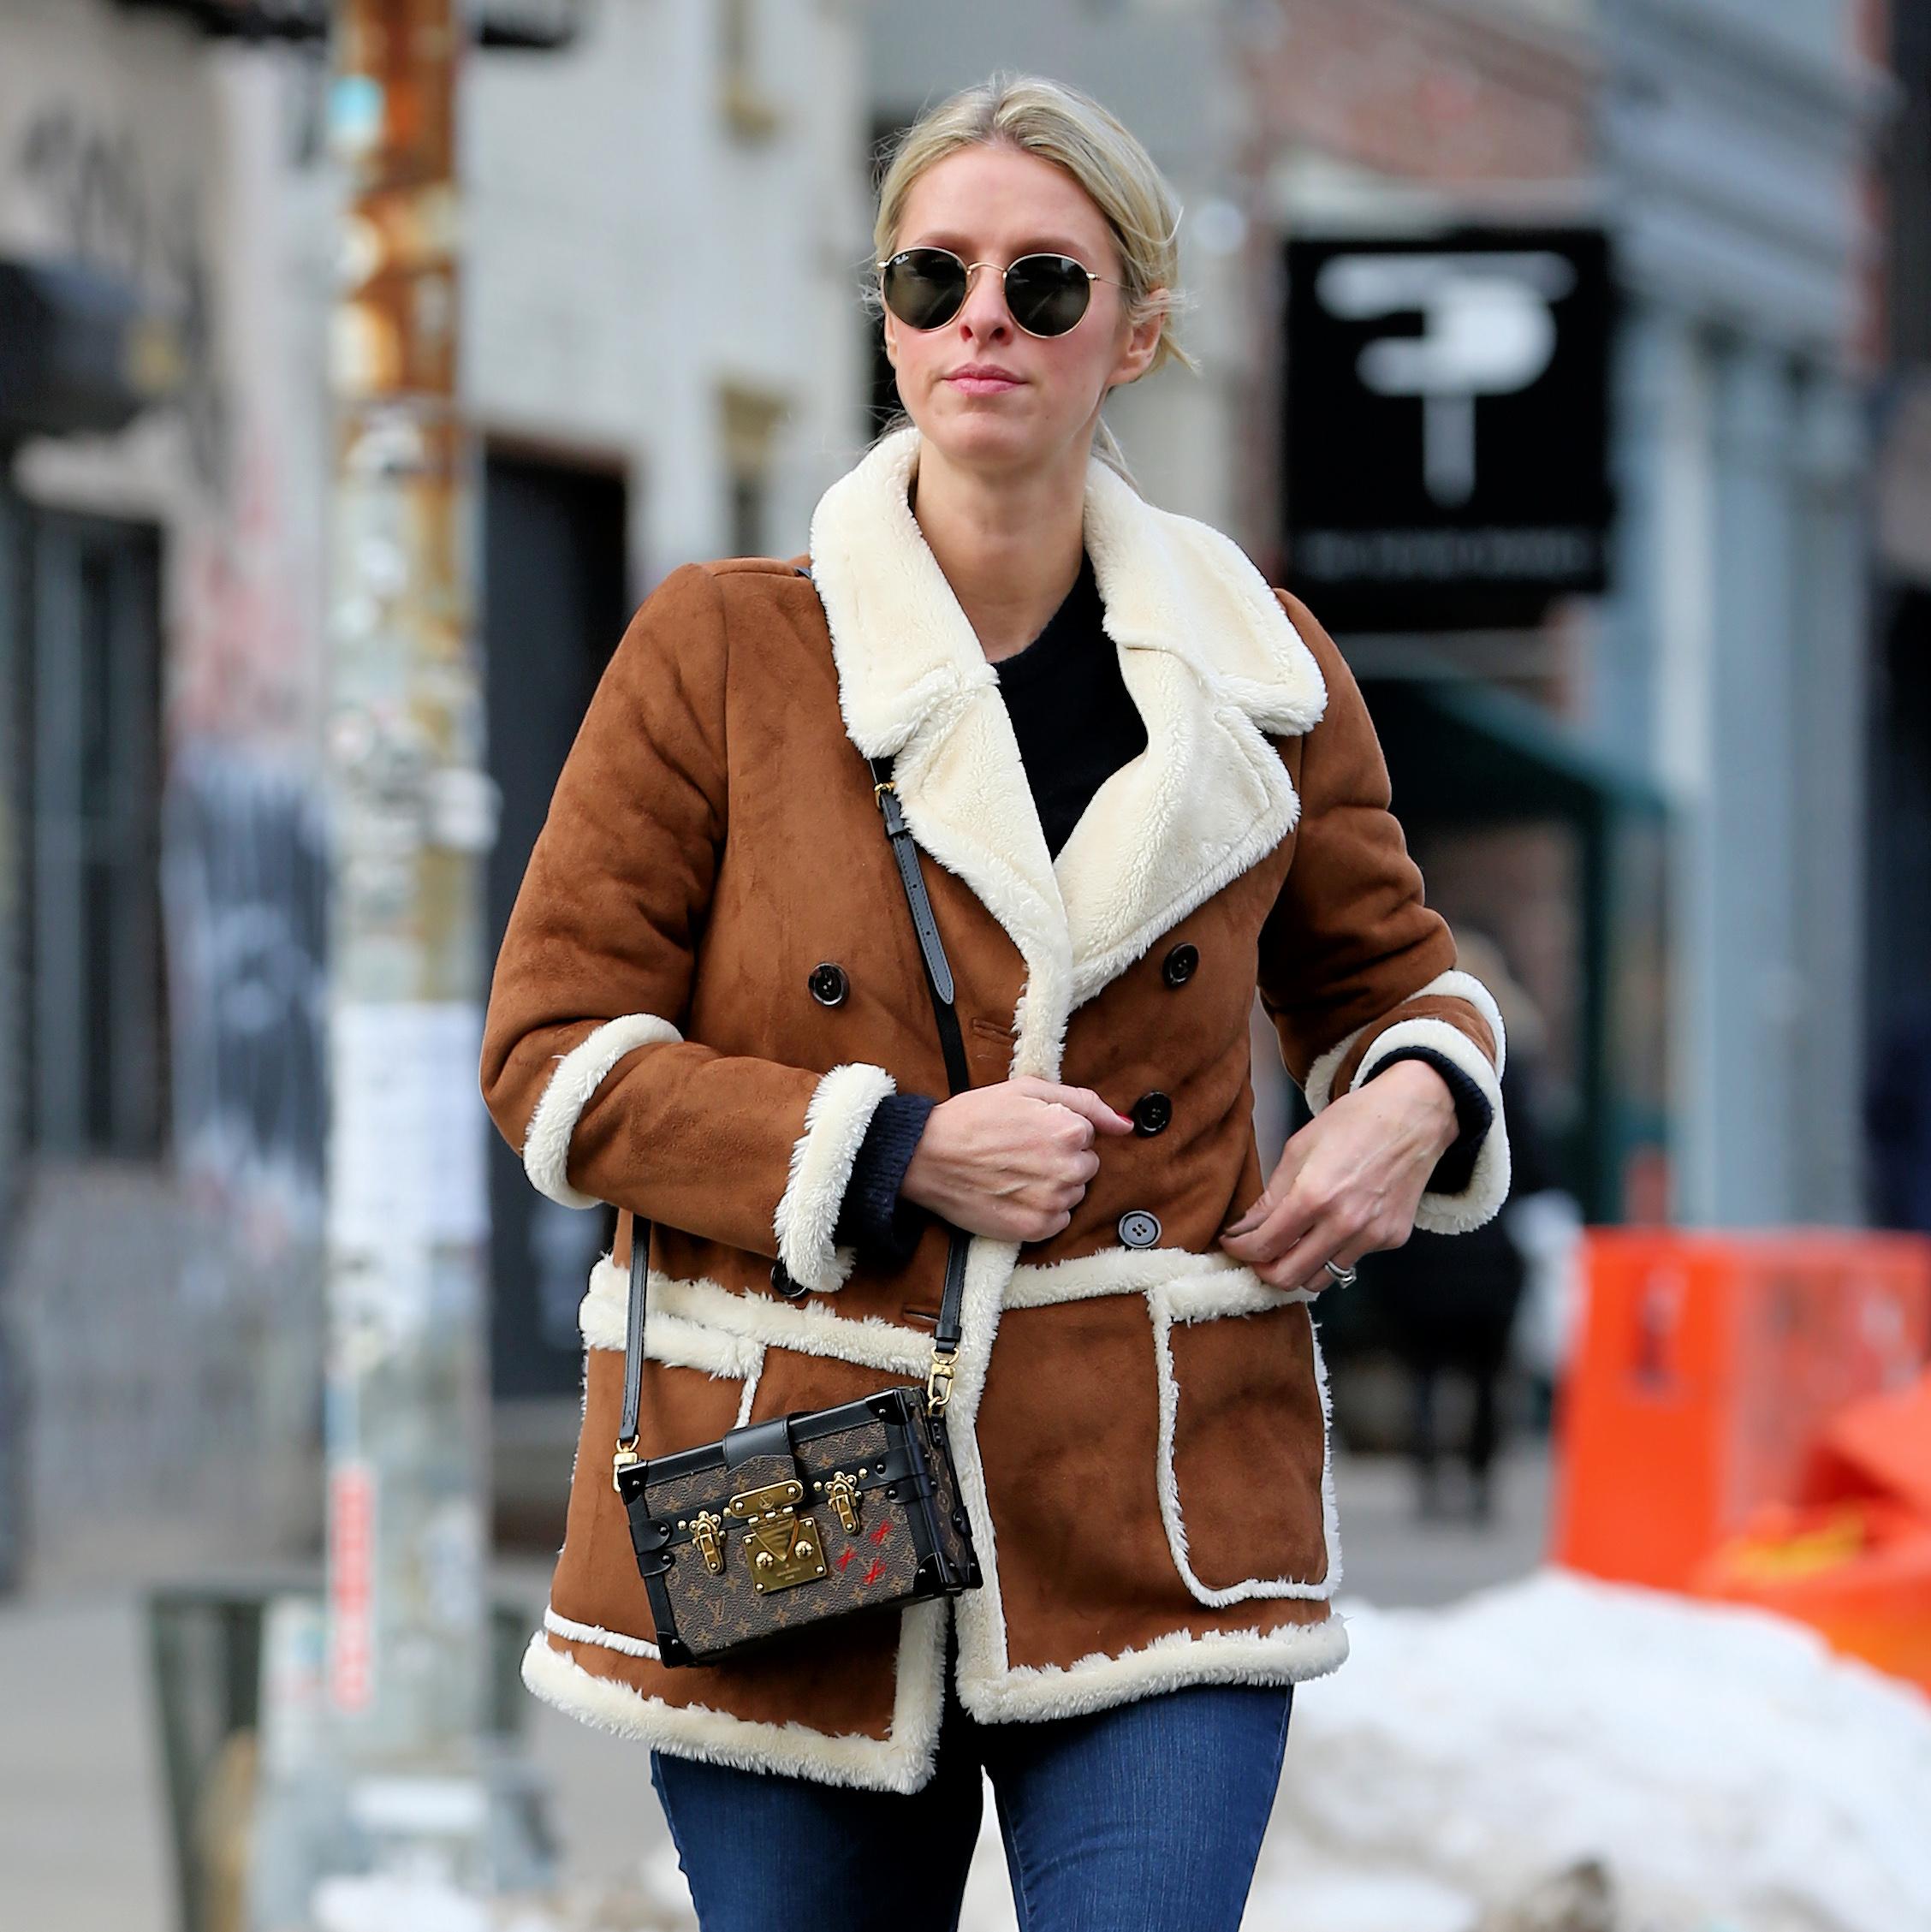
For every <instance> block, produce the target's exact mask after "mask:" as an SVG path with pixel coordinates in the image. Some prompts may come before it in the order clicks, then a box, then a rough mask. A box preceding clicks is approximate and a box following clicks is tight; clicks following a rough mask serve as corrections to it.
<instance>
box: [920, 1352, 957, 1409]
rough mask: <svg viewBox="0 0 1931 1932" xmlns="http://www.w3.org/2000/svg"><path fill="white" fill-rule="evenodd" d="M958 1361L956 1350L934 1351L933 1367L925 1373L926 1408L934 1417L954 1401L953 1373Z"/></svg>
mask: <svg viewBox="0 0 1931 1932" xmlns="http://www.w3.org/2000/svg"><path fill="white" fill-rule="evenodd" d="M958 1360H959V1351H958V1350H957V1349H956V1348H947V1349H937V1348H935V1349H934V1350H933V1351H932V1365H931V1367H930V1368H929V1369H927V1370H926V1371H925V1407H926V1409H927V1411H928V1412H930V1414H932V1415H936V1414H938V1412H939V1411H940V1410H941V1409H942V1408H944V1406H946V1404H947V1403H948V1402H949V1401H950V1400H952V1373H953V1368H954V1364H956V1363H957V1361H958Z"/></svg>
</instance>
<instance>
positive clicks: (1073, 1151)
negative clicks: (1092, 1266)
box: [899, 1073, 1133, 1242]
mask: <svg viewBox="0 0 1931 1932" xmlns="http://www.w3.org/2000/svg"><path fill="white" fill-rule="evenodd" d="M1132 1131H1133V1123H1132V1120H1131V1119H1129V1118H1128V1116H1127V1115H1125V1114H1121V1113H1119V1112H1117V1111H1116V1110H1115V1109H1113V1108H1111V1107H1109V1106H1108V1105H1107V1103H1106V1102H1105V1101H1103V1100H1102V1099H1101V1098H1100V1097H1099V1096H1098V1095H1097V1094H1096V1093H1095V1092H1094V1091H1093V1090H1092V1089H1091V1088H1090V1087H1068V1086H1061V1085H1058V1083H1057V1082H1055V1081H1052V1080H1041V1079H1035V1078H1034V1077H1033V1076H1032V1075H1031V1074H1030V1073H1021V1074H1018V1075H1016V1076H1015V1077H1014V1078H1013V1079H1010V1080H1001V1081H1000V1082H998V1083H997V1084H996V1085H992V1086H985V1087H972V1088H970V1089H969V1090H968V1091H965V1092H964V1093H956V1094H954V1095H953V1097H951V1098H950V1099H949V1100H942V1101H941V1102H940V1103H939V1104H938V1105H937V1106H936V1107H935V1108H934V1109H932V1111H931V1113H930V1115H927V1116H926V1121H925V1131H924V1132H923V1133H921V1134H920V1135H919V1137H918V1146H917V1147H916V1148H914V1149H913V1150H912V1162H911V1165H910V1166H908V1167H907V1168H906V1171H905V1179H904V1180H902V1181H901V1182H900V1186H899V1192H900V1193H901V1194H903V1195H904V1196H905V1197H906V1198H907V1199H908V1200H912V1201H917V1202H918V1204H920V1205H921V1206H922V1207H927V1208H930V1209H931V1210H932V1211H933V1213H935V1214H936V1215H937V1216H939V1217H940V1218H941V1219H942V1220H944V1221H948V1222H951V1223H952V1224H953V1226H954V1227H955V1228H965V1230H966V1232H967V1233H968V1234H990V1235H992V1236H994V1237H995V1239H999V1240H1002V1241H1022V1242H1023V1241H1045V1240H1049V1239H1051V1238H1052V1237H1053V1236H1054V1235H1055V1234H1058V1233H1059V1232H1060V1230H1061V1228H1064V1227H1066V1226H1067V1223H1068V1222H1071V1221H1072V1210H1074V1209H1075V1208H1076V1207H1078V1204H1079V1199H1080V1197H1081V1196H1082V1195H1083V1194H1084V1193H1085V1192H1086V1184H1087V1182H1088V1181H1090V1180H1091V1179H1092V1178H1093V1176H1094V1175H1095V1174H1097V1173H1098V1172H1099V1171H1100V1157H1099V1156H1098V1155H1097V1154H1096V1153H1095V1152H1094V1151H1093V1138H1094V1135H1095V1134H1096V1133H1131V1132H1132Z"/></svg>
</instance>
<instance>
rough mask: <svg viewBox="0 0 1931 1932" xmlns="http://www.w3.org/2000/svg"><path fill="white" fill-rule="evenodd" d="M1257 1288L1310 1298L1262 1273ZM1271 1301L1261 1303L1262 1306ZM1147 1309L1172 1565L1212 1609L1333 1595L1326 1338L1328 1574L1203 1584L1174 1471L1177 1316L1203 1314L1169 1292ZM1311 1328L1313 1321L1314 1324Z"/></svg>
mask: <svg viewBox="0 0 1931 1932" xmlns="http://www.w3.org/2000/svg"><path fill="white" fill-rule="evenodd" d="M1254 1287H1256V1288H1257V1289H1261V1290H1265V1291H1267V1292H1268V1293H1270V1294H1272V1295H1274V1297H1275V1298H1276V1299H1278V1300H1287V1299H1310V1298H1309V1297H1308V1296H1307V1295H1305V1293H1304V1292H1303V1291H1300V1290H1296V1291H1293V1293H1292V1295H1289V1294H1286V1293H1280V1291H1276V1290H1269V1289H1268V1287H1267V1284H1266V1283H1265V1282H1264V1281H1260V1280H1259V1279H1258V1278H1256V1280H1255V1281H1254ZM1265 1305H1271V1304H1265V1303H1257V1307H1258V1306H1265ZM1147 1311H1148V1313H1149V1314H1150V1316H1151V1317H1152V1318H1153V1352H1154V1364H1155V1367H1156V1370H1157V1372H1158V1377H1159V1385H1160V1438H1159V1448H1158V1449H1157V1450H1156V1465H1155V1470H1154V1476H1155V1481H1156V1486H1157V1487H1158V1489H1159V1492H1160V1519H1161V1521H1162V1524H1164V1525H1166V1530H1167V1547H1168V1549H1171V1550H1172V1551H1173V1567H1174V1568H1175V1569H1176V1570H1178V1571H1179V1572H1180V1581H1181V1582H1182V1583H1184V1584H1185V1585H1186V1586H1187V1590H1188V1591H1189V1593H1190V1594H1191V1596H1193V1597H1194V1598H1195V1599H1196V1600H1197V1601H1198V1602H1202V1603H1205V1604H1207V1605H1208V1606H1209V1608H1215V1609H1220V1608H1224V1607H1225V1606H1226V1605H1227V1604H1229V1603H1243V1602H1247V1601H1248V1600H1249V1599H1250V1598H1254V1597H1263V1596H1305V1597H1313V1598H1316V1599H1319V1598H1322V1597H1331V1596H1334V1592H1335V1590H1337V1589H1339V1588H1340V1581H1341V1531H1340V1514H1339V1512H1338V1510H1337V1509H1336V1507H1335V1502H1334V1421H1333V1415H1334V1412H1333V1408H1332V1406H1331V1405H1330V1403H1329V1401H1328V1371H1327V1367H1326V1364H1324V1363H1323V1362H1322V1358H1321V1337H1320V1335H1318V1334H1317V1333H1316V1334H1315V1335H1314V1380H1315V1387H1316V1388H1317V1389H1318V1390H1319V1391H1320V1394H1321V1532H1322V1543H1323V1544H1324V1545H1325V1548H1326V1553H1327V1560H1326V1561H1325V1563H1324V1564H1323V1565H1322V1568H1323V1569H1324V1570H1325V1572H1326V1574H1325V1575H1324V1576H1323V1577H1322V1578H1321V1579H1320V1580H1319V1581H1318V1582H1309V1581H1302V1580H1299V1579H1297V1578H1292V1577H1249V1578H1245V1579H1243V1580H1242V1581H1241V1582H1239V1583H1233V1584H1225V1585H1222V1586H1219V1587H1216V1586H1215V1585H1214V1584H1207V1583H1203V1582H1202V1581H1201V1579H1200V1578H1199V1577H1198V1576H1197V1574H1196V1573H1195V1572H1194V1567H1193V1564H1192V1561H1191V1558H1190V1557H1189V1555H1188V1554H1187V1535H1186V1519H1185V1516H1184V1515H1183V1514H1182V1513H1181V1509H1180V1498H1179V1484H1178V1483H1177V1482H1176V1480H1175V1478H1174V1475H1173V1431H1174V1426H1175V1424H1176V1422H1177V1420H1178V1418H1179V1377H1178V1376H1176V1375H1175V1374H1174V1372H1173V1341H1172V1336H1173V1323H1175V1321H1177V1320H1179V1321H1199V1320H1201V1319H1203V1317H1202V1316H1201V1315H1200V1314H1197V1313H1190V1314H1188V1315H1186V1316H1185V1317H1182V1316H1179V1315H1177V1314H1176V1313H1175V1312H1174V1311H1173V1307H1172V1305H1170V1303H1169V1300H1168V1297H1167V1296H1166V1295H1164V1294H1160V1293H1155V1294H1151V1295H1149V1296H1148V1298H1147ZM1311 1327H1312V1324H1311V1323H1310V1329H1311Z"/></svg>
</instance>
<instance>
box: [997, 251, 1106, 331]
mask: <svg viewBox="0 0 1931 1932" xmlns="http://www.w3.org/2000/svg"><path fill="white" fill-rule="evenodd" d="M1092 293H1093V284H1092V282H1091V280H1090V278H1089V276H1087V273H1086V270H1084V268H1083V267H1081V266H1080V265H1079V264H1078V262H1076V261H1074V260H1073V259H1072V256H1070V255H1025V256H1022V257H1021V258H1020V259H1019V260H1018V261H1016V262H1014V263H1013V265H1012V267H1011V268H1009V269H1008V270H1007V271H1006V300H1007V305H1008V306H1010V307H1011V309H1012V311H1013V321H1015V322H1016V323H1018V324H1019V326H1020V328H1022V329H1025V330H1030V331H1031V333H1032V334H1033V335H1035V336H1063V335H1065V334H1066V332H1067V330H1069V329H1070V328H1072V325H1073V324H1074V323H1076V322H1078V319H1079V318H1080V317H1081V316H1083V315H1084V314H1085V312H1086V305H1087V303H1088V302H1089V301H1090V300H1091V299H1092Z"/></svg>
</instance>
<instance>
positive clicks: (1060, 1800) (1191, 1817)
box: [979, 1684, 1294, 1932]
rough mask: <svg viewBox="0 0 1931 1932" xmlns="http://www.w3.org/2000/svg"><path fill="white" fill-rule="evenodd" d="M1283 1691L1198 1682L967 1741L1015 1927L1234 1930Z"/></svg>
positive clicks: (1276, 1757)
mask: <svg viewBox="0 0 1931 1932" xmlns="http://www.w3.org/2000/svg"><path fill="white" fill-rule="evenodd" d="M1293 1704H1294V1690H1293V1686H1292V1685H1290V1684H1283V1685H1250V1684H1203V1685H1188V1686H1186V1687H1185V1688H1183V1689H1180V1690H1177V1691H1161V1692H1158V1693H1156V1694H1155V1695H1154V1696H1151V1697H1142V1698H1140V1699H1138V1701H1137V1702H1135V1703H1129V1704H1120V1705H1118V1706H1116V1707H1115V1708H1114V1709H1110V1710H1103V1711H1098V1712H1096V1713H1094V1714H1093V1715H1090V1716H1086V1717H1071V1718H1057V1719H1055V1720H1053V1721H1050V1722H1049V1723H1044V1724H994V1725H985V1726H983V1727H981V1728H980V1732H979V1736H980V1739H981V1745H982V1752H983V1759H984V1763H985V1766H986V1769H987V1770H988V1771H989V1774H991V1779H992V1787H993V1793H994V1797H995V1800H996V1801H997V1804H998V1807H999V1822H1000V1828H1001V1831H1002V1833H1003V1834H1004V1836H1005V1841H1006V1862H1007V1870H1009V1871H1010V1873H1011V1875H1012V1880H1013V1903H1014V1905H1016V1907H1017V1908H1018V1912H1019V1926H1020V1932H1176V1929H1177V1928H1180V1927H1185V1929H1186V1932H1239V1924H1240V1920H1241V1915H1242V1913H1243V1911H1245V1908H1246V1903H1247V1894H1248V1893H1249V1892H1250V1891H1251V1889H1252V1887H1253V1882H1254V1867H1255V1864H1256V1863H1257V1860H1258V1859H1259V1857H1260V1851H1261V1840H1262V1838H1263V1835H1264V1834H1265V1833H1266V1830H1267V1823H1268V1817H1269V1814H1270V1813H1271V1811H1272V1810H1273V1809H1274V1794H1275V1792H1276V1791H1277V1790H1278V1788H1279V1786H1280V1769H1281V1763H1282V1760H1283V1757H1284V1756H1285V1754H1286V1745H1287V1724H1288V1719H1289V1717H1290V1716H1291V1715H1292V1711H1293Z"/></svg>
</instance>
